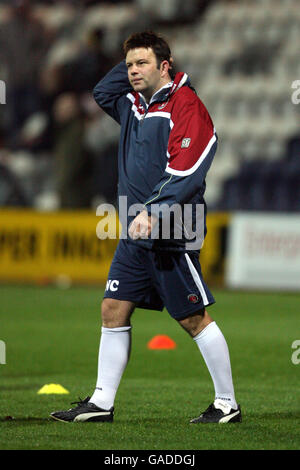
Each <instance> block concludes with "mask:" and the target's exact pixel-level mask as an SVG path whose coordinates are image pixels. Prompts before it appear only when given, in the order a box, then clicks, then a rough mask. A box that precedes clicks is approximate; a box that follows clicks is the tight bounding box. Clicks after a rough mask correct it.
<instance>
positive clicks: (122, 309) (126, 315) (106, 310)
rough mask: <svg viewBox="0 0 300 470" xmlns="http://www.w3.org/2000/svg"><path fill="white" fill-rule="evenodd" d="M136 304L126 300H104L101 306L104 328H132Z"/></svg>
mask: <svg viewBox="0 0 300 470" xmlns="http://www.w3.org/2000/svg"><path fill="white" fill-rule="evenodd" d="M133 310H134V304H133V303H132V302H128V301H125V300H116V299H103V301H102V306H101V317H102V326H104V327H106V328H119V327H121V326H130V317H131V315H132V313H133Z"/></svg>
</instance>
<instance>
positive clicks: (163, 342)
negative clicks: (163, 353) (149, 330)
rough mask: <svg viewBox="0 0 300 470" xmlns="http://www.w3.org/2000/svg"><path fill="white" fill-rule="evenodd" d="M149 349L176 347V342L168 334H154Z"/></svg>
mask: <svg viewBox="0 0 300 470" xmlns="http://www.w3.org/2000/svg"><path fill="white" fill-rule="evenodd" d="M147 346H148V349H175V348H176V343H175V341H173V340H172V339H171V338H169V336H167V335H157V336H154V337H153V338H152V339H151V340H150V341H149V342H148V345H147Z"/></svg>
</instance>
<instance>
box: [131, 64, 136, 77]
mask: <svg viewBox="0 0 300 470" xmlns="http://www.w3.org/2000/svg"><path fill="white" fill-rule="evenodd" d="M130 73H131V75H136V74H137V73H138V68H137V66H136V65H132V67H131V70H130Z"/></svg>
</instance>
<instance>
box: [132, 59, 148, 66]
mask: <svg viewBox="0 0 300 470" xmlns="http://www.w3.org/2000/svg"><path fill="white" fill-rule="evenodd" d="M144 61H145V62H149V61H148V59H144V58H141V59H137V60H135V61H134V62H136V63H138V62H144ZM126 65H127V67H128V66H129V65H132V62H126Z"/></svg>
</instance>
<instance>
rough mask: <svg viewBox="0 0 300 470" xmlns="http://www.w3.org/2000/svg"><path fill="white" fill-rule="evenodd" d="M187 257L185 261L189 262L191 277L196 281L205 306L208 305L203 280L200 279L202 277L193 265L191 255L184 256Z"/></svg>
mask: <svg viewBox="0 0 300 470" xmlns="http://www.w3.org/2000/svg"><path fill="white" fill-rule="evenodd" d="M184 256H185V259H186V261H187V264H188V267H189V270H190V272H191V275H192V276H193V279H194V281H195V284H196V286H197V287H198V289H199V292H200V294H201V297H202V300H203V304H204V305H208V304H209V301H208V299H207V296H206V292H205V289H204V287H203V284H202V282H201V279H200V276H199V274H198V272H197V270H196V268H195V266H194V265H193V263H192V260H191V258H190V257H189V255H188V254H187V253H185V254H184Z"/></svg>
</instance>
